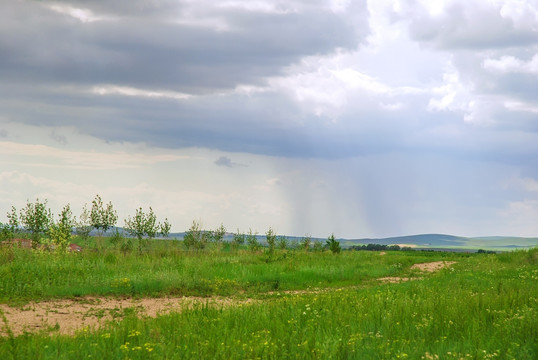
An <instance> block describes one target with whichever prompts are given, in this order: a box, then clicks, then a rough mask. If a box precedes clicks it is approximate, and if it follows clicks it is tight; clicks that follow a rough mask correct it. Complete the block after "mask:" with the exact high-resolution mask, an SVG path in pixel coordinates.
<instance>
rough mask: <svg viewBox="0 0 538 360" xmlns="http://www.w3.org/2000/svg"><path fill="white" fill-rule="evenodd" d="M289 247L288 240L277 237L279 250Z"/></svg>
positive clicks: (283, 237)
mask: <svg viewBox="0 0 538 360" xmlns="http://www.w3.org/2000/svg"><path fill="white" fill-rule="evenodd" d="M288 246H289V241H288V238H287V237H285V236H279V237H278V248H279V249H280V250H286V249H287V248H288Z"/></svg>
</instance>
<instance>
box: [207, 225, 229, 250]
mask: <svg viewBox="0 0 538 360" xmlns="http://www.w3.org/2000/svg"><path fill="white" fill-rule="evenodd" d="M225 235H226V228H225V227H224V225H223V224H220V226H219V227H218V228H217V229H215V230H213V231H211V232H210V233H209V238H210V240H211V242H212V243H213V244H214V246H215V248H216V249H219V250H220V249H221V248H222V243H223V242H224V236H225Z"/></svg>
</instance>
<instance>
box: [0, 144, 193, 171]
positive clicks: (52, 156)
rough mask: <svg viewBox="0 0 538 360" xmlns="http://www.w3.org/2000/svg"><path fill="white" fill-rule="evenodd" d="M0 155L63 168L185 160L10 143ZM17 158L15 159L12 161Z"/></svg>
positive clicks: (2, 147)
mask: <svg viewBox="0 0 538 360" xmlns="http://www.w3.org/2000/svg"><path fill="white" fill-rule="evenodd" d="M0 155H5V156H10V157H11V158H12V160H11V161H10V162H9V161H8V162H7V163H12V164H15V163H19V162H20V161H21V158H23V159H32V160H31V161H30V162H28V161H27V160H26V161H24V162H22V163H23V164H26V165H27V166H31V167H58V168H66V169H95V170H105V169H125V168H141V167H145V166H150V165H155V164H157V163H162V162H174V161H178V160H183V159H186V158H188V157H187V156H180V155H172V154H157V155H150V154H147V153H143V152H140V153H127V152H121V151H120V152H112V153H108V152H98V151H80V150H68V149H58V148H54V147H51V146H46V145H38V144H23V143H17V142H10V141H1V142H0ZM15 157H18V158H15Z"/></svg>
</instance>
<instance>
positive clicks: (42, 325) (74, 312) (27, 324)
mask: <svg viewBox="0 0 538 360" xmlns="http://www.w3.org/2000/svg"><path fill="white" fill-rule="evenodd" d="M454 263H455V262H454V261H436V262H429V263H422V264H415V265H413V266H412V267H411V269H413V270H418V271H420V272H423V273H428V272H430V273H431V272H435V271H439V270H441V269H442V268H444V267H448V266H451V265H452V264H454ZM412 279H413V280H418V279H422V278H421V277H415V278H408V277H384V278H379V279H377V280H379V281H381V282H386V283H396V282H402V281H408V280H412ZM355 287H357V286H350V287H346V288H321V289H310V290H291V291H280V292H271V293H268V294H276V293H279V294H312V293H324V292H333V291H341V290H344V289H350V288H355ZM255 301H257V300H253V299H245V300H241V299H232V298H225V297H211V298H202V297H169V298H143V299H117V298H105V297H84V298H81V299H77V300H51V301H42V302H32V303H29V304H27V305H25V306H24V307H22V308H18V307H10V306H8V305H5V304H0V310H1V311H0V336H6V335H7V334H8V333H7V328H6V324H5V322H6V321H7V324H8V325H9V328H10V330H11V331H12V332H13V334H14V335H20V334H22V333H24V332H30V333H36V332H45V333H49V332H53V333H59V334H75V333H76V332H77V331H79V330H81V329H84V328H90V329H94V328H98V327H100V326H102V325H104V324H105V323H106V322H107V321H110V320H114V319H121V318H123V317H124V316H126V315H128V314H132V313H136V314H137V315H139V316H149V317H155V316H157V315H158V314H166V313H169V312H172V311H181V310H183V309H189V308H192V307H193V306H195V305H196V304H206V303H207V304H209V305H210V306H232V305H239V304H247V303H253V302H255ZM1 313H3V314H4V315H5V321H4V320H3V319H2V317H1Z"/></svg>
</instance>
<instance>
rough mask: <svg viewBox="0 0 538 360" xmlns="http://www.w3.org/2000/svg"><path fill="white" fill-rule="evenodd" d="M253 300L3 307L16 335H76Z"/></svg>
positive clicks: (0, 325) (1, 332) (2, 330)
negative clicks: (128, 319)
mask: <svg viewBox="0 0 538 360" xmlns="http://www.w3.org/2000/svg"><path fill="white" fill-rule="evenodd" d="M253 301H254V300H252V299H247V300H237V299H230V298H224V297H211V298H202V297H176V298H143V299H116V298H105V297H99V298H98V297H85V298H81V299H79V300H51V301H42V302H32V303H29V304H27V305H25V306H24V307H22V308H18V307H9V306H8V305H5V304H0V309H1V310H2V312H3V313H4V315H5V317H6V320H7V323H8V324H9V327H10V329H11V331H12V332H13V334H15V335H19V334H22V333H24V332H31V333H36V332H40V331H44V332H51V331H53V332H55V333H60V334H74V333H75V332H76V331H77V330H80V329H83V328H98V327H100V326H102V325H103V324H105V322H107V321H109V320H113V319H121V318H123V317H124V316H126V315H128V314H132V313H136V314H137V315H140V316H150V317H155V316H157V315H158V314H165V313H169V312H172V311H181V310H183V309H189V308H192V307H193V306H195V305H196V304H206V303H207V304H209V305H210V306H230V305H238V304H243V303H250V302H253ZM5 325H6V324H5V321H3V319H1V317H0V336H5V335H7V330H6V326H5Z"/></svg>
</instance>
